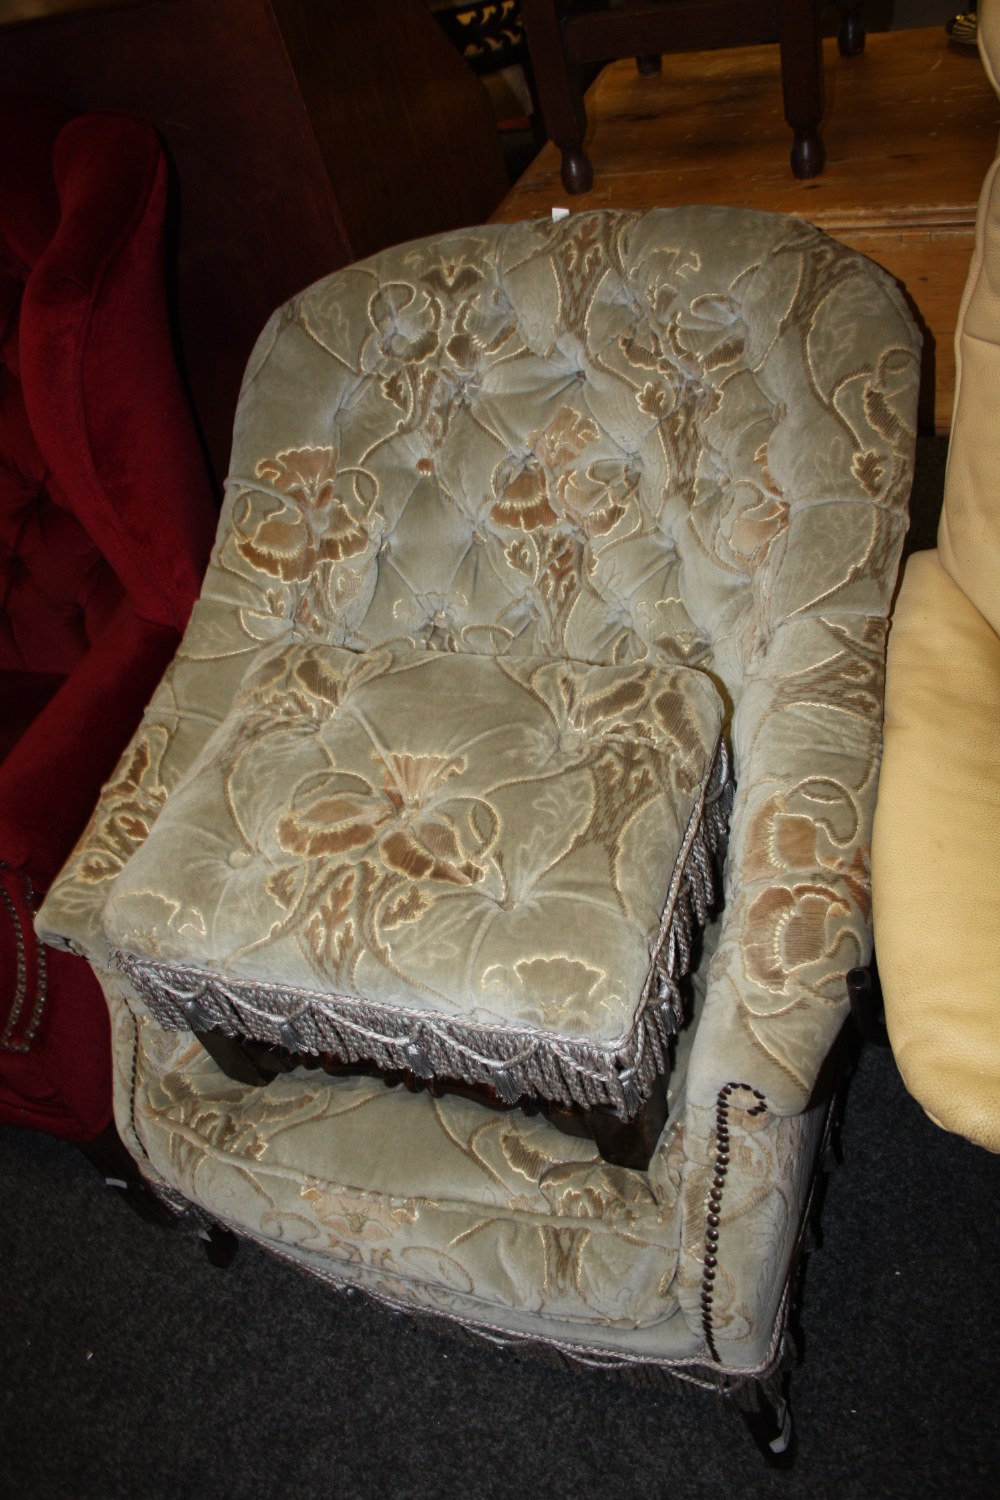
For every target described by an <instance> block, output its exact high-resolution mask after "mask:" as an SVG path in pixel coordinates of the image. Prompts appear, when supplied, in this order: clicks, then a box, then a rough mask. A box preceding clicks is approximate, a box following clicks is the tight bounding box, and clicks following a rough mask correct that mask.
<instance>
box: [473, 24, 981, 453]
mask: <svg viewBox="0 0 1000 1500" xmlns="http://www.w3.org/2000/svg"><path fill="white" fill-rule="evenodd" d="M780 76H781V75H780V68H779V63H778V49H777V47H744V48H740V49H738V50H733V51H719V52H701V53H687V54H681V55H674V56H671V57H664V59H663V72H662V74H660V76H659V77H655V78H640V77H639V76H638V74H637V72H636V69H635V64H634V62H632V61H631V60H623V61H621V62H616V63H611V64H609V65H608V66H607V67H606V68H605V69H604V70H603V71H602V72H601V74H600V76H599V77H598V78H597V80H596V82H595V83H594V84H593V86H592V87H591V89H590V91H589V93H588V95H587V111H588V117H589V122H590V128H589V130H588V134H587V142H586V145H587V151H588V154H589V155H590V158H591V160H592V162H593V165H594V186H593V188H592V189H591V191H590V192H589V193H584V194H581V195H580V196H578V197H569V196H567V194H566V191H565V189H564V188H563V186H562V183H561V182H560V180H559V153H558V151H557V150H556V148H555V147H554V146H552V145H547V146H545V147H544V149H543V150H542V152H541V154H540V155H539V156H538V157H537V158H536V160H535V161H534V162H533V163H532V165H531V166H530V167H529V168H528V170H527V172H526V173H525V174H524V176H523V177H522V178H521V179H520V181H519V182H518V183H517V184H516V185H515V186H514V188H512V190H511V191H510V193H509V194H508V195H507V197H506V198H505V199H504V200H503V202H502V203H501V204H500V206H499V208H498V209H497V210H496V212H495V213H494V215H493V219H494V221H503V222H509V221H511V220H514V219H526V218H535V217H538V216H539V215H544V214H547V213H549V211H550V210H551V209H552V207H553V206H555V205H563V206H565V207H568V208H570V209H572V210H574V211H577V210H583V209H589V208H646V207H650V206H652V205H654V204H675V203H731V204H736V205H742V206H746V207H748V208H758V209H769V210H773V211H776V212H780V213H790V214H798V215H801V216H802V217H803V218H806V219H809V220H811V221H812V222H813V223H814V224H817V225H819V226H820V227H821V228H822V229H825V230H826V231H827V232H828V233H829V234H832V235H834V236H835V237H836V238H837V239H840V240H842V241H844V243H845V244H848V245H851V246H853V247H854V248H855V249H858V250H861V251H863V252H864V253H865V254H866V255H870V256H871V257H872V259H873V260H876V261H878V262H879V264H881V265H883V266H884V267H885V268H886V269H887V270H888V271H889V272H891V274H892V275H894V276H895V277H897V279H898V280H899V281H900V282H901V283H902V284H903V286H904V287H905V289H906V291H907V292H908V293H909V296H910V298H911V301H912V303H913V305H914V306H915V308H916V310H917V312H918V315H919V317H920V320H921V322H922V323H923V325H924V330H925V340H926V346H925V358H924V372H923V387H922V392H921V421H922V424H923V425H924V426H925V427H930V426H931V425H933V426H934V427H935V428H936V430H937V431H939V432H945V431H947V430H948V426H949V424H950V421H951V406H952V400H953V395H954V378H955V369H954V352H953V348H952V341H953V338H954V332H955V323H956V318H957V313H958V305H959V300H960V298H961V293H962V287H963V286H964V283H965V276H966V271H967V269H968V264H969V257H970V255H971V252H972V245H973V236H974V226H975V215H976V202H977V199H978V196H979V189H980V186H981V184H982V180H983V177H984V176H985V174H986V171H987V168H988V167H989V165H990V162H991V161H992V160H993V157H994V154H995V151H996V147H997V132H998V127H1000V104H998V101H997V98H996V96H995V95H994V93H993V90H992V88H991V87H990V84H989V81H988V79H987V77H986V74H985V72H984V70H983V67H982V64H981V62H980V60H979V57H978V55H977V54H976V53H974V52H966V51H959V50H958V49H957V48H954V47H952V46H950V45H949V44H948V42H947V39H946V37H945V33H944V29H943V27H935V28H933V29H930V30H918V31H893V32H882V33H876V34H873V35H871V36H870V37H869V38H868V42H867V46H866V49H865V52H864V54H863V56H861V57H859V58H842V57H840V56H839V54H838V52H837V48H836V43H835V42H833V41H831V42H828V43H826V51H825V79H826V101H827V107H826V116H825V120H824V126H823V138H824V141H825V144H826V152H827V164H826V170H825V172H824V173H823V175H822V176H821V177H818V178H814V179H813V180H812V181H810V182H797V181H796V180H795V179H794V178H793V177H792V175H791V171H790V168H789V166H788V151H789V147H790V144H791V137H790V133H789V131H788V127H787V126H786V124H785V120H784V116H783V114H782V106H781V82H780Z"/></svg>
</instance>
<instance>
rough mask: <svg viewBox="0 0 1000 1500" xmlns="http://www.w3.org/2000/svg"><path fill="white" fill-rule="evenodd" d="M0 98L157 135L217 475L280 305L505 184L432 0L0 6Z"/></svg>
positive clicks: (464, 212) (489, 126)
mask: <svg viewBox="0 0 1000 1500" xmlns="http://www.w3.org/2000/svg"><path fill="white" fill-rule="evenodd" d="M0 91H2V92H10V91H28V92H32V93H42V94H47V95H49V96H51V97H53V98H57V99H59V100H61V101H63V102H65V103H68V104H70V105H72V106H74V107H77V108H86V109H117V110H123V111H124V112H126V113H128V114H131V115H136V116H139V117H140V118H143V119H146V120H148V121H149V122H150V123H151V124H153V125H155V126H156V128H157V130H158V131H159V132H160V135H161V137H162V138H163V140H164V141H165V143H166V146H167V149H168V153H169V156H170V159H171V161H172V164H173V167H174V170H175V172H176V177H177V186H178V190H179V191H178V199H179V204H180V210H179V215H178V218H177V222H176V224H175V225H174V238H175V248H176V265H177V287H176V306H177V311H178V317H179V325H180V326H179V332H180V342H181V348H182V354H183V357H184V361H185V364H186V370H187V376H188V380H189V383H190V387H191V392H192V397H193V402H194V406H195V410H196V413H197V416H198V419H199V421H200V424H201V428H202V432H203V434H204V437H205V441H206V444H207V447H208V449H209V452H210V455H211V459H212V464H213V467H214V469H215V473H216V475H217V477H219V478H221V477H222V476H224V475H225V472H226V467H227V464H228V460H229V446H230V442H231V438H232V424H233V413H234V411H235V408H236V399H237V396H238V394H239V387H240V382H241V379H242V375H243V370H244V368H245V365H246V361H247V357H248V355H249V353H250V350H251V348H252V346H253V343H254V340H255V339H256V337H257V335H258V333H259V332H260V330H261V328H262V327H263V325H264V323H265V322H266V320H267V318H268V316H269V315H270V313H271V312H272V311H273V309H274V308H275V307H277V306H279V305H280V304H281V303H282V302H284V301H286V300H287V299H288V297H290V296H292V295H294V293H295V292H297V291H299V290H300V289H301V288H302V287H305V286H307V285H308V284H309V283H310V282H312V281H315V280H317V279H318V278H319V277H320V276H323V275H325V274H326V273H327V272H330V271H334V270H337V269H338V268H339V267H341V266H343V265H345V264H346V263H347V262H348V261H350V260H352V259H355V258H357V257H359V256H363V255H368V254H370V253H372V252H373V251H375V250H379V249H381V248H382V247H383V246H385V245H388V244H392V243H395V242H397V241H400V240H405V239H410V238H412V237H415V236H418V235H421V234H430V233H433V232H437V231H441V230H445V229H449V228H455V227H457V226H459V225H461V224H472V223H481V222H482V221H483V220H484V219H486V218H488V216H489V215H490V213H491V212H492V211H493V209H494V208H495V207H496V205H497V204H498V203H499V201H500V199H501V198H502V197H503V195H504V193H505V192H506V191H507V187H508V179H507V176H506V172H505V169H504V164H503V155H502V152H501V148H500V144H499V140H498V138H497V133H496V126H495V122H494V119H493V115H492V111H491V109H490V103H489V98H488V96H487V94H486V91H485V89H484V88H483V86H482V84H481V83H480V82H479V80H478V79H477V78H475V77H474V75H473V74H472V73H471V71H470V70H469V68H468V67H467V65H466V64H465V63H464V62H463V61H462V59H461V57H459V56H458V54H457V52H456V51H455V49H454V47H453V46H452V45H451V44H450V43H449V42H448V40H447V38H446V37H445V36H444V35H443V33H442V32H441V29H440V27H439V26H438V25H437V23H436V22H435V20H434V17H433V16H432V15H431V13H430V11H429V10H428V8H427V6H426V5H425V4H424V0H392V4H391V5H388V4H365V3H361V0H141V3H136V0H130V3H127V4H123V3H121V0H103V3H96V4H95V0H0Z"/></svg>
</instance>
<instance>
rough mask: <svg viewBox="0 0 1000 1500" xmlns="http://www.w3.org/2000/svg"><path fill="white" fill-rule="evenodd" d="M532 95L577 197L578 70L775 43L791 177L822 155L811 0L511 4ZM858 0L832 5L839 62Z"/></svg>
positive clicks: (528, 0) (853, 49)
mask: <svg viewBox="0 0 1000 1500" xmlns="http://www.w3.org/2000/svg"><path fill="white" fill-rule="evenodd" d="M521 3H522V9H523V13H524V24H525V28H526V30H527V34H528V46H529V48H530V51H531V60H532V66H533V69H534V75H535V86H536V89H537V92H538V99H539V103H540V106H541V110H542V115H543V118H544V121H545V127H546V130H547V131H548V135H549V139H550V140H552V141H554V142H555V144H556V145H557V146H558V147H559V149H560V151H561V152H562V181H563V186H564V187H565V189H566V191H567V192H568V193H585V192H587V191H588V190H589V189H590V188H591V186H592V185H593V180H594V173H593V168H592V166H591V164H590V160H589V158H588V156H587V154H586V152H585V150H584V146H583V142H584V136H585V135H586V132H587V113H586V108H585V105H584V102H583V86H582V69H583V68H584V67H585V65H586V64H588V63H591V64H593V63H603V62H608V61H610V60H612V59H615V58H620V57H632V56H634V57H635V58H636V61H637V64H638V68H639V72H640V73H641V74H643V75H644V76H650V75H652V74H655V73H657V72H659V70H660V55H661V54H662V53H664V52H688V51H700V50H702V49H706V48H711V47H739V46H743V45H749V44H753V43H759V42H774V41H779V42H780V44H781V83H782V93H783V95H784V107H785V119H786V120H787V122H788V124H789V126H790V128H791V130H792V132H793V141H792V151H791V162H792V171H793V173H794V174H795V176H796V177H800V178H807V177H816V176H818V174H819V173H820V172H822V170H823V165H824V161H825V153H824V150H823V141H822V137H821V136H820V130H819V127H820V121H821V120H822V118H823V57H822V45H821V29H820V10H821V9H822V5H821V0H658V3H656V0H653V3H650V0H624V3H623V4H622V6H621V7H620V8H611V7H610V6H609V4H608V0H521ZM860 9H861V7H860V4H859V3H858V0H842V3H841V25H840V33H839V42H840V49H841V52H842V53H843V54H844V55H845V56H854V55H856V54H857V53H859V52H861V51H862V49H863V47H864V31H863V29H862V28H861V22H860Z"/></svg>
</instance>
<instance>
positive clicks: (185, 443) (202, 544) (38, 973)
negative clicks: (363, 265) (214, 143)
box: [0, 97, 215, 1140]
mask: <svg viewBox="0 0 1000 1500" xmlns="http://www.w3.org/2000/svg"><path fill="white" fill-rule="evenodd" d="M0 139H2V140H3V142H4V150H3V152H2V153H0V1120H2V1121H6V1122H13V1123H17V1124H23V1125H33V1126H38V1127H39V1128H42V1129H46V1130H49V1131H51V1132H52V1133H53V1134H56V1135H62V1136H65V1137H67V1138H69V1139H74V1140H87V1139H90V1138H92V1137H93V1136H95V1135H97V1134H99V1133H100V1132H101V1131H102V1130H103V1129H104V1127H105V1126H106V1125H107V1124H108V1122H109V1120H110V1117H111V1080H110V1052H109V1045H108V1023H107V1015H106V1010H105V1005H104V1001H103V998H102V996H101V993H100V990H99V988H98V986H97V984H96V982H95V981H94V979H93V976H92V974H91V971H90V969H89V968H88V966H87V965H86V964H85V963H84V962H83V961H82V960H79V959H76V958H73V957H72V956H70V955H66V954H56V953H53V952H51V951H48V950H41V951H40V950H39V947H38V945H37V943H36V940H35V937H34V933H33V930H32V927H31V916H32V908H33V905H34V904H36V902H37V897H38V895H39V893H41V892H42V891H44V889H45V888H46V887H47V886H48V884H49V882H50V881H51V879H52V877H53V876H54V875H55V873H56V871H57V870H58V869H59V867H60V865H61V864H62V862H63V861H64V859H65V858H66V856H67V855H68V853H69V851H70V849H71V848H72V846H73V844H74V843H75V841H76V839H77V837H78V836H79V834H80V833H81V831H82V829H83V827H84V824H85V823H86V820H87V817H88V816H89V813H90V810H91V808H92V807H93V805H94V802H95V800H96V798H97V795H98V792H99V790H100V787H101V785H102V783H103V782H104V780H105V779H106V778H107V777H108V775H109V774H110V772H111V771H112V769H113V767H114V765H115V762H116V760H117V758H118V755H119V753H120V751H121V749H122V747H123V746H124V744H125V742H126V741H127V739H128V738H129V736H130V734H131V732H132V730H133V729H134V727H135V724H136V723H137V722H138V719H139V717H140V715H141V712H142V709H143V707H144V705H145V703H146V700H147V698H148V697H149V695H150V693H151V692H152V689H153V687H154V686H155V684H156V683H157V682H158V680H159V678H160V676H161V675H162V672H163V669H164V667H165V665H166V663H167V662H168V661H169V660H170V658H171V656H172V655H173V652H174V649H175V646H176V643H177V639H178V636H179V633H180V631H181V630H182V629H183V627H184V625H185V623H186V621H187V617H188V614H189V613H190V609H191V604H192V602H193V600H194V599H195V597H196V595H197V593H198V589H199V585H200V581H201V575H202V572H203V571H204V566H205V563H206V561H207V557H208V550H209V546H210V542H211V535H212V531H213V529H214V519H215V517H214V506H213V503H212V495H211V490H210V487H209V483H208V480H207V478H206V472H205V468H204V464H203V462H202V458H201V452H200V449H199V446H198V441H197V438H196V435H195V432H194V429H193V426H192V422H191V417H190V413H189V410H188V407H187V404H186V400H185V397H184V393H183V390H182V387H181V385H180V381H179V379H178V375H177V371H176V367H175V363H174V357H173V349H172V344H171V337H170V329H169V323H168V317H167V309H166V299H165V294H164V268H163V226H164V212H165V207H166V192H167V178H166V167H165V163H164V160H163V155H162V152H161V149H160V146H159V143H158V140H157V137H156V135H155V133H154V132H153V131H152V130H151V129H150V128H149V127H148V126H146V125H144V124H141V123H140V122H138V121H135V120H130V119H127V118H125V117H123V116H115V115H94V114H92V115H77V116H73V115H72V114H71V112H70V111H69V110H67V109H65V108H63V107H62V106H61V105H57V104H55V103H53V102H51V101H48V100H40V99H31V98H25V97H9V98H0Z"/></svg>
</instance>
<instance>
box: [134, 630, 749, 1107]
mask: <svg viewBox="0 0 1000 1500" xmlns="http://www.w3.org/2000/svg"><path fill="white" fill-rule="evenodd" d="M721 727H722V705H721V703H720V701H719V697H718V694H717V693H716V691H715V689H714V687H713V686H712V682H711V679H710V678H709V677H708V676H707V675H706V674H705V673H702V672H696V671H693V670H691V669H690V668H685V667H678V668H674V669H672V670H671V671H663V670H660V671H657V670H656V669H655V668H651V667H647V666H641V665H636V666H631V667H628V668H623V667H595V666H588V665H582V664H580V663H576V662H569V661H558V660H553V659H551V658H538V657H522V656H517V657H496V656H480V655H477V654H475V653H472V652H441V651H427V650H426V649H417V650H414V649H412V648H406V649H403V650H396V651H389V650H387V649H378V648H376V649H374V650H372V651H368V652H360V653H359V652H351V651H344V650H342V649H339V648H337V647H317V646H298V647H290V648H289V647H279V648H278V649H277V650H276V651H275V650H271V651H266V652H264V653H263V659H262V660H261V661H260V662H259V663H255V665H254V667H253V668H252V669H251V671H250V673H249V674H248V680H247V681H246V682H245V684H244V687H243V688H242V689H241V691H240V693H239V695H238V697H237V701H236V705H235V707H234V710H233V712H232V713H231V714H230V715H229V716H228V717H227V719H226V721H225V723H224V724H223V726H222V728H221V729H220V730H219V732H218V733H217V734H216V735H214V736H213V738H212V739H211V740H210V741H209V743H208V745H207V746H206V748H205V751H204V753H203V755H202V756H201V757H200V759H199V762H198V763H197V765H196V766H195V767H193V768H192V772H191V775H190V776H189V777H187V778H186V779H185V783H184V785H183V786H182V787H178V789H177V792H176V793H175V795H174V796H173V797H171V799H170V801H169V803H168V804H167V806H166V807H165V808H164V810H163V813H162V814H161V816H160V818H159V819H158V821H157V823H156V826H155V828H154V829H153V831H152V833H151V834H150V837H149V838H148V839H147V840H146V842H145V843H144V844H143V845H142V847H141V848H140V849H138V850H137V851H136V853H135V855H134V856H133V858H132V859H131V860H130V861H129V864H128V866H127V867H126V869H125V870H124V871H123V872H122V875H121V878H120V879H119V880H118V882H117V884H116V888H115V892H114V895H113V896H112V898H111V901H110V902H109V903H108V908H107V911H106V921H107V928H108V934H109V937H110V938H111V940H112V942H120V944H121V947H122V950H123V951H122V952H121V953H120V955H119V961H120V962H121V963H122V965H123V967H124V968H125V969H126V971H127V973H128V974H129V975H130V977H131V978H132V980H133V982H134V983H135V984H136V987H137V988H138V989H139V990H140V992H141V993H142V994H143V995H144V996H145V997H146V998H147V999H148V1001H149V1003H150V1005H151V1007H152V1009H153V1012H154V1014H155V1015H156V1016H157V1017H158V1018H159V1019H160V1020H161V1021H162V1022H163V1023H164V1024H165V1025H168V1026H177V1027H186V1026H188V1025H190V1021H191V1014H192V1012H191V1009H190V1007H191V1004H192V1002H193V1003H194V1005H195V1007H196V1009H197V1013H198V1014H199V1015H200V1016H201V1017H202V1018H203V1019H202V1024H203V1025H204V1024H205V1022H208V1023H209V1024H210V1025H212V1026H215V1027H218V1028H220V1029H223V1030H229V1031H232V1032H235V1034H237V1035H244V1036H250V1037H251V1038H254V1039H256V1040H259V1041H264V1042H268V1043H270V1044H271V1045H273V1046H284V1047H286V1048H287V1049H288V1050H289V1051H292V1052H298V1051H300V1050H301V1049H305V1050H307V1051H309V1052H311V1053H313V1054H319V1053H323V1052H330V1053H332V1054H334V1056H336V1057H338V1058H339V1059H341V1060H342V1061H344V1062H354V1061H357V1060H358V1059H364V1060H370V1061H373V1062H377V1063H378V1064H380V1065H381V1066H382V1067H383V1068H387V1069H392V1068H411V1069H413V1068H416V1069H417V1071H419V1072H420V1073H421V1074H423V1075H424V1076H429V1077H434V1076H437V1077H439V1078H441V1079H446V1080H447V1079H455V1078H458V1079H461V1080H464V1081H465V1082H467V1083H469V1084H478V1083H483V1084H488V1085H490V1086H491V1087H493V1088H495V1089H496V1090H497V1091H498V1092H499V1093H500V1095H501V1097H502V1098H504V1099H506V1100H508V1101H510V1102H514V1101H516V1100H518V1099H521V1098H525V1097H527V1098H534V1097H540V1098H542V1099H546V1100H549V1101H551V1102H555V1103H562V1104H566V1105H571V1104H579V1105H581V1106H584V1107H586V1106H588V1105H595V1106H596V1105H608V1106H611V1107H612V1108H614V1109H615V1110H616V1111H617V1112H618V1113H619V1114H620V1115H621V1116H623V1117H628V1116H630V1115H632V1114H634V1113H636V1112H637V1111H638V1109H639V1107H640V1106H641V1104H642V1101H643V1100H644V1099H645V1098H646V1097H647V1096H648V1094H649V1092H650V1089H651V1087H652V1082H653V1079H654V1078H655V1077H656V1076H657V1075H658V1074H662V1073H664V1072H665V1071H666V1070H667V1067H668V1066H669V1063H668V1056H669V1038H670V1037H671V1035H672V1034H673V1032H674V1031H675V1030H676V1027H677V1023H678V1021H679V1019H680V1016H681V1010H680V994H679V988H678V984H677V979H678V978H679V977H680V976H681V974H683V972H684V971H685V969H686V965H682V966H680V968H679V966H678V962H677V959H678V954H679V952H680V950H681V948H682V947H683V948H686V947H687V945H688V944H689V940H690V927H691V922H692V918H693V911H692V898H691V893H690V892H689V890H688V887H689V885H690V883H691V881H692V879H694V880H697V881H698V882H699V884H700V885H702V886H703V885H704V884H706V883H708V884H709V885H710V883H711V872H710V869H709V868H707V867H708V866H709V862H710V857H711V854H712V853H714V851H715V848H716V847H717V845H718V842H719V839H718V834H720V833H721V832H722V831H723V827H724V821H723V820H722V819H719V818H715V819H714V820H713V810H712V806H711V803H718V802H719V801H720V800H721V799H722V797H723V796H724V793H725V790H726V781H725V774H724V772H723V774H722V775H721V776H720V775H718V774H714V773H716V769H717V767H716V762H717V759H718V757H717V747H718V744H719V736H720V732H721ZM706 801H709V803H710V805H709V808H708V815H707V817H706ZM220 809H221V810H224V813H225V816H224V818H223V821H222V822H221V823H220V819H219V813H220ZM709 826H711V827H712V828H713V830H714V833H715V835H716V836H715V837H713V838H712V839H711V840H706V838H705V836H704V834H705V829H706V828H707V827H709ZM689 862H691V863H693V864H696V865H697V866H698V868H697V870H693V871H689V870H688V868H687V867H688V864H689ZM698 896H699V898H700V899H698V898H696V905H697V907H698V909H700V910H702V911H705V910H706V909H707V906H708V900H709V899H710V896H711V891H710V890H707V891H706V890H699V893H698ZM678 923H680V924H682V930H680V929H679V928H678ZM137 938H138V939H139V942H138V944H137V943H136V939H137ZM135 947H138V948H139V952H138V953H137V952H134V951H130V950H131V949H134V948H135ZM185 987H186V989H187V998H186V1000H185V1001H183V1002H182V1001H181V999H180V996H181V993H182V991H183V990H184V988H185ZM185 1006H186V1007H187V1008H185Z"/></svg>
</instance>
